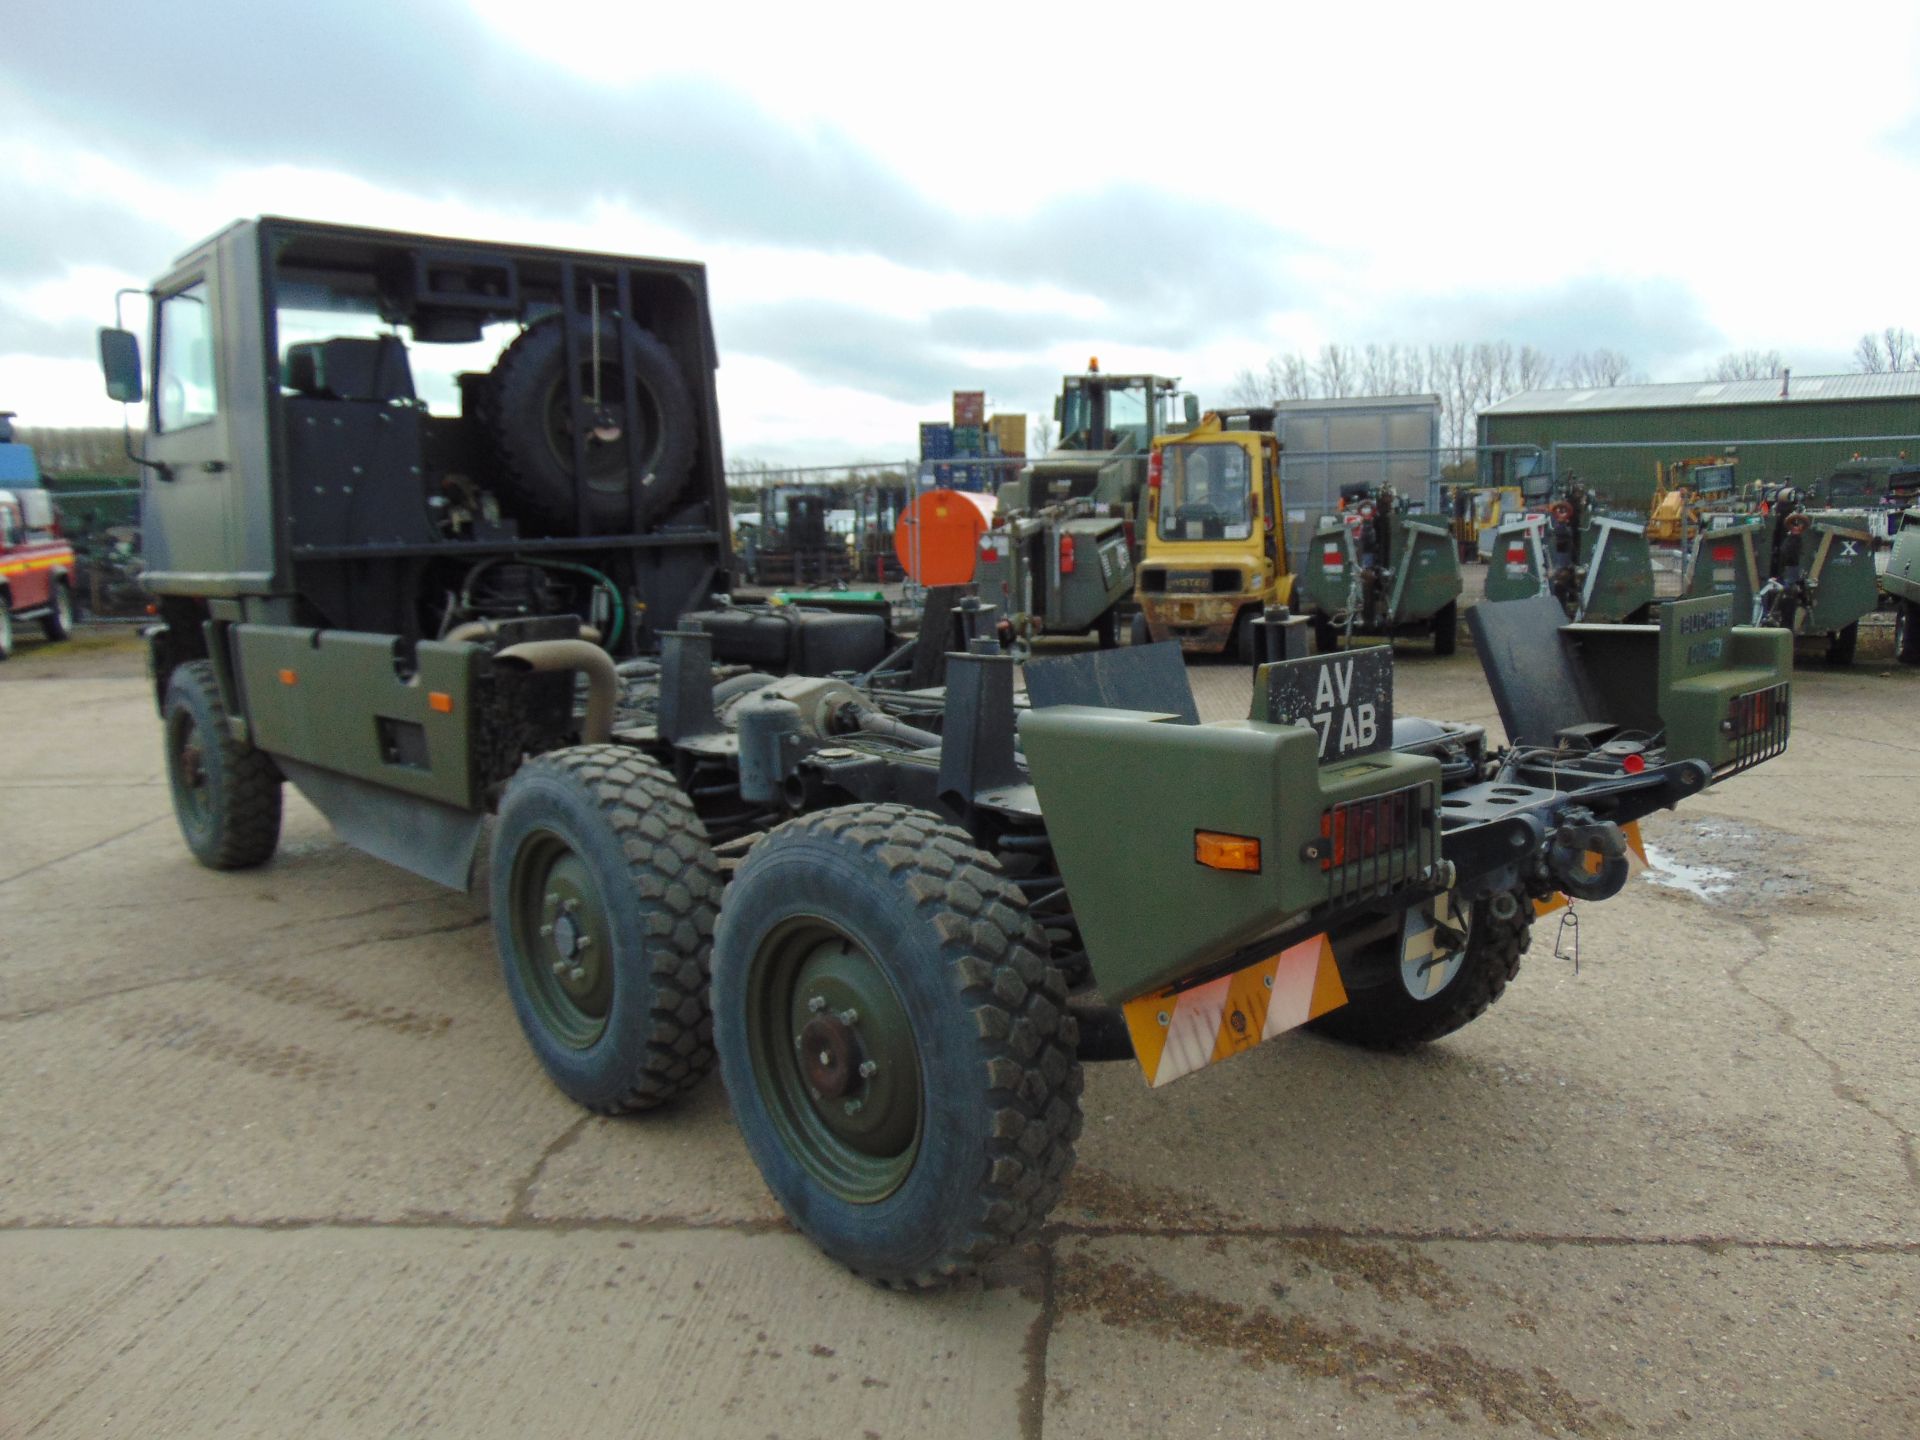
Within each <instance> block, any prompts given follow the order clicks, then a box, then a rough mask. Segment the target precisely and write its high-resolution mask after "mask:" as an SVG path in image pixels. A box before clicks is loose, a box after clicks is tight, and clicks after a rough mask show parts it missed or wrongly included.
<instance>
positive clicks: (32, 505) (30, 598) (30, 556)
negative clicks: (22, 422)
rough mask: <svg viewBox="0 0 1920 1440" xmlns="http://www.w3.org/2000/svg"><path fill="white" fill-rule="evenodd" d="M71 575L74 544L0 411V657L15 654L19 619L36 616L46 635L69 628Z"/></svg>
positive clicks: (58, 635) (29, 453)
mask: <svg viewBox="0 0 1920 1440" xmlns="http://www.w3.org/2000/svg"><path fill="white" fill-rule="evenodd" d="M73 580H74V555H73V546H72V545H71V544H69V543H68V542H67V539H66V537H65V536H63V535H62V534H61V533H60V521H59V517H58V516H57V515H55V513H54V508H53V497H52V496H51V495H49V494H48V493H47V491H46V490H45V489H44V488H42V486H41V484H40V467H39V464H38V462H37V460H36V459H35V457H34V453H33V450H32V449H31V447H29V446H26V445H22V444H20V443H18V442H16V441H15V440H14V438H13V412H12V411H11V410H5V411H0V660H5V659H6V658H7V657H8V656H10V655H12V654H13V648H14V642H15V640H16V639H17V637H18V631H17V630H16V628H15V627H16V626H17V625H18V624H20V623H22V622H26V621H38V622H39V625H40V632H41V634H43V635H44V636H46V638H47V639H48V640H65V639H66V638H67V637H68V636H69V635H71V634H72V633H73V624H74V588H73Z"/></svg>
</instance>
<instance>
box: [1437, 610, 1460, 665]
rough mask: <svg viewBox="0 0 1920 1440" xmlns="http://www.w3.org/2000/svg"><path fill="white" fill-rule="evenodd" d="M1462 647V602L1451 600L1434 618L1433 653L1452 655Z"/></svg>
mask: <svg viewBox="0 0 1920 1440" xmlns="http://www.w3.org/2000/svg"><path fill="white" fill-rule="evenodd" d="M1459 645H1460V602H1459V601H1458V600H1449V601H1448V602H1447V603H1446V605H1445V606H1444V607H1442V609H1441V611H1440V613H1439V614H1438V615H1435V616H1434V617H1433V653H1434V654H1436V655H1451V654H1453V652H1454V651H1455V650H1456V649H1458V648H1459Z"/></svg>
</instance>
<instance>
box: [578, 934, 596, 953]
mask: <svg viewBox="0 0 1920 1440" xmlns="http://www.w3.org/2000/svg"><path fill="white" fill-rule="evenodd" d="M592 948H593V936H591V935H582V936H581V937H580V938H579V939H578V940H575V941H574V942H573V952H574V954H576V955H577V954H579V953H580V952H581V951H582V950H590V949H592Z"/></svg>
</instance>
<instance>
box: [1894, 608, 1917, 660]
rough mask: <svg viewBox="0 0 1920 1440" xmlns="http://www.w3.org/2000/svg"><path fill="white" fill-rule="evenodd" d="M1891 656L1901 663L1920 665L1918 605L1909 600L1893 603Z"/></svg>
mask: <svg viewBox="0 0 1920 1440" xmlns="http://www.w3.org/2000/svg"><path fill="white" fill-rule="evenodd" d="M1893 658H1894V659H1896V660H1898V661H1899V662H1900V663H1901V664H1902V665H1920V605H1916V604H1915V603H1914V602H1913V601H1911V600H1896V601H1894V604H1893Z"/></svg>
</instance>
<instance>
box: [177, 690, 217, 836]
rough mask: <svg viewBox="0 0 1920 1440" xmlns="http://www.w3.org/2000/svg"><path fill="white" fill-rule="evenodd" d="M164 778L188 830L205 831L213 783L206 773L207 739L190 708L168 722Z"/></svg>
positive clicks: (211, 809) (207, 824)
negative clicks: (170, 785) (168, 783)
mask: <svg viewBox="0 0 1920 1440" xmlns="http://www.w3.org/2000/svg"><path fill="white" fill-rule="evenodd" d="M167 778H168V780H169V781H171V782H172V785H173V806H174V809H175V811H176V812H178V814H179V816H180V818H181V819H182V820H184V821H185V822H186V823H187V826H188V828H189V829H191V830H193V831H194V832H196V833H199V832H201V831H204V830H206V829H207V827H208V826H209V825H211V824H212V823H213V782H212V780H211V778H210V777H209V776H208V774H207V747H206V739H205V737H204V736H202V735H201V733H200V722H199V721H198V720H197V719H196V718H195V717H194V714H193V712H192V711H191V710H188V709H186V708H185V707H182V708H180V709H177V710H175V711H174V712H173V714H172V715H171V716H170V717H169V718H168V721H167Z"/></svg>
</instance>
